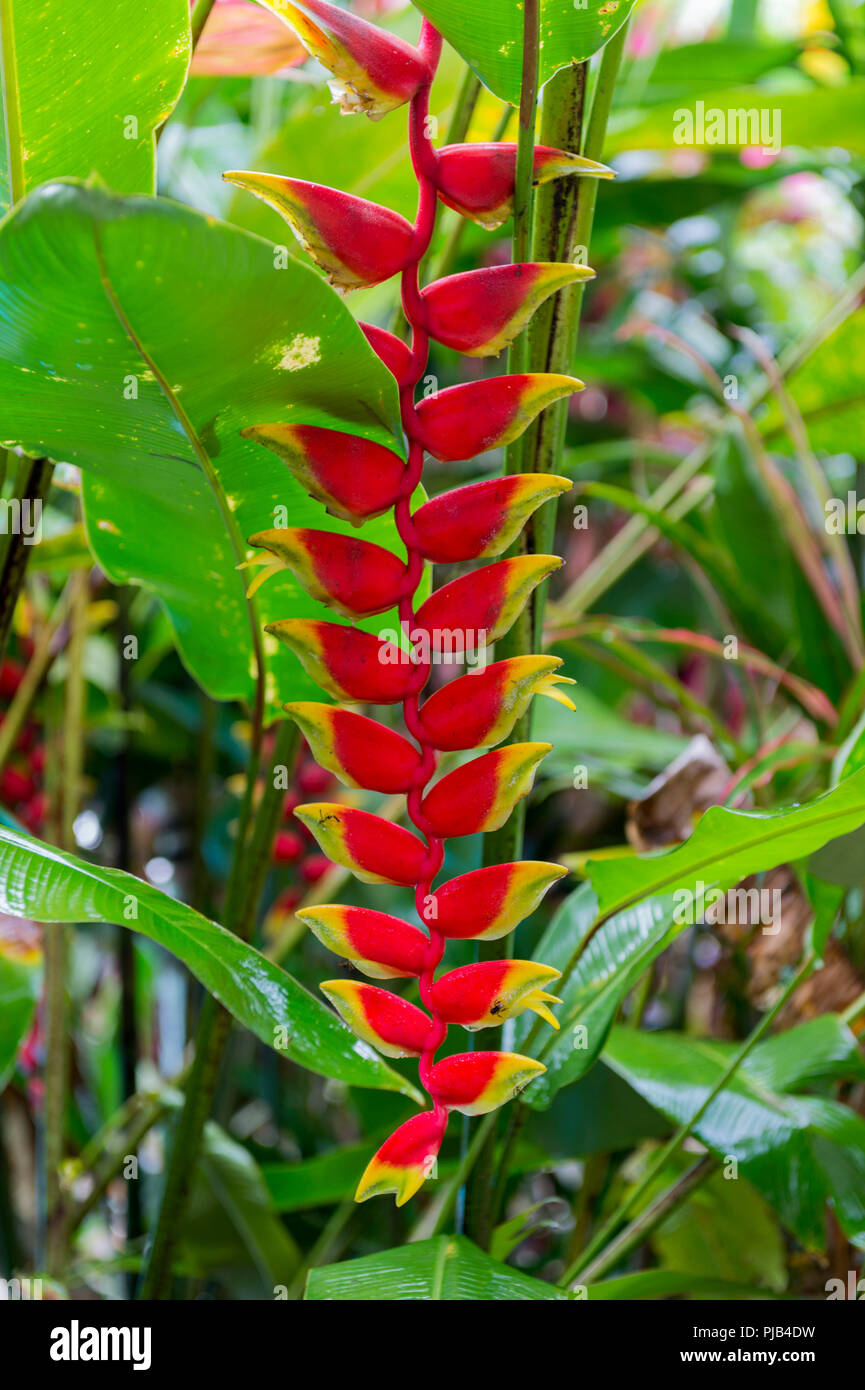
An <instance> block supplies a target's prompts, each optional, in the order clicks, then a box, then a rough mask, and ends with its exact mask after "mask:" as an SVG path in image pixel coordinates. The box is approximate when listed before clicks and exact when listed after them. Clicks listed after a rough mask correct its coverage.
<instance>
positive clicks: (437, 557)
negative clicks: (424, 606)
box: [412, 473, 573, 565]
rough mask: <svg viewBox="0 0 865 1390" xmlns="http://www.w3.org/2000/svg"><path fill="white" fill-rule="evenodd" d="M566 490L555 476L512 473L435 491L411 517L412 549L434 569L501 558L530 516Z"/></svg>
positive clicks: (566, 480) (564, 481)
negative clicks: (415, 549)
mask: <svg viewBox="0 0 865 1390" xmlns="http://www.w3.org/2000/svg"><path fill="white" fill-rule="evenodd" d="M572 487H573V483H572V482H571V480H570V478H560V477H559V476H558V475H557V474H555V473H512V474H510V475H509V476H506V477H503V478H487V479H485V480H484V481H483V482H480V483H468V484H467V485H466V486H465V487H455V488H453V489H452V490H451V491H450V492H441V493H439V495H438V497H433V498H432V500H431V501H429V502H425V503H424V505H423V506H422V507H420V508H419V509H418V510H417V511H416V512H415V514H414V516H413V517H412V522H413V524H414V531H415V536H416V538H417V545H418V549H419V550H420V551H421V553H422V555H423V557H424V559H425V560H431V561H432V562H433V564H436V565H447V564H456V563H457V562H459V561H461V560H480V559H486V558H488V557H490V556H493V555H501V554H502V553H503V552H504V551H505V550H507V548H508V546H509V545H510V544H511V542H512V541H513V540H514V539H515V537H516V536H518V535H519V533H520V531H521V530H522V528H523V526H524V525H525V523H526V521H527V520H528V518H529V517H530V516H531V514H532V512H534V511H536V510H537V508H538V507H540V506H542V505H543V503H544V502H548V501H549V500H550V499H551V498H553V497H558V496H560V495H561V493H563V492H568V491H569V489H570V488H572Z"/></svg>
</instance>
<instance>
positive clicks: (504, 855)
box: [466, 0, 540, 1250]
mask: <svg viewBox="0 0 865 1390" xmlns="http://www.w3.org/2000/svg"><path fill="white" fill-rule="evenodd" d="M539 38H540V0H524V5H523V70H522V82H521V86H520V113H519V135H518V140H517V163H516V174H515V182H514V229H513V239H512V246H511V260H512V262H513V264H514V265H519V264H520V263H521V262H523V261H527V260H529V258H530V254H531V245H532V215H533V212H534V197H533V191H532V185H533V174H534V159H535V124H536V119H537V105H538V62H539ZM528 360H529V340H528V334H527V332H526V331H525V330H523V332H522V333H520V334H519V336H518V337H517V338H516V339H515V340H514V342H513V343H512V344H511V346H510V347H509V349H508V366H507V369H508V373H509V374H510V373H514V372H524V371H525V370H526V367H527V364H528ZM522 461H523V442H522V440H521V439H518V440H515V441H514V443H513V444H511V445H509V446H508V450H507V456H506V461H505V473H506V474H514V473H520V472H522ZM522 544H523V542H522V541H520V542H517V543H516V545H515V547H513V548H512V550H516V551H518V550H519V549H520V547H521V545H522ZM531 637H532V619H531V613H530V611H529V610H528V609H526V610H524V611H523V613H521V615H520V616H519V618H517V621H516V622H515V623H514V625H513V627H512V628H511V630H510V632H509V633H507V635H506V636H505V638H504V639H503V640H502V641H501V642H500V643H499V644H498V646H499V649H500V650H498V651H497V652H496V657H497V659H498V658H506V657H510V656H517V655H522V654H524V653H527V652H530V651H532V641H531ZM517 737H518V735H517V733H516V731H515V732H514V734H513V735H512V740H514V741H515V740H516V738H517ZM525 818H526V810H525V802H524V801H520V802H519V803H518V805H517V807H516V808H515V809H514V811H513V812H512V813H511V816H510V818H509V820H508V821H507V823H506V824H505V825H504V826H503V827H502V828H501V830H498V831H495V832H493V833H491V834H489V835H486V836H485V837H484V848H483V862H484V864H498V863H501V862H502V861H503V860H508V859H519V857H520V851H521V848H522V843H523V832H524V830H525ZM475 954H476V958H477V959H487V958H489V957H490V948H489V947H488V948H487V950H486V951H484V949H483V947H481V948H479V949H478V950H476V952H475ZM493 954H495V955H499V956H500V955H501V950H500V949H499V943H498V942H496V949H495V951H494V952H493ZM495 1149H496V1126H495V1123H493V1124H492V1125H491V1126H490V1129H489V1133H488V1135H487V1138H486V1141H485V1143H484V1145H483V1148H482V1150H481V1153H480V1157H479V1160H478V1163H477V1167H476V1169H475V1171H474V1173H473V1175H472V1180H471V1184H470V1185H469V1187H468V1188H467V1191H466V1229H467V1231H468V1234H469V1235H470V1236H471V1237H472V1239H473V1240H474V1241H475V1242H476V1243H477V1244H478V1245H479V1246H480V1247H481V1249H482V1250H486V1249H488V1247H489V1241H490V1237H491V1235H492V1221H491V1212H492V1200H493V1167H494V1164H495Z"/></svg>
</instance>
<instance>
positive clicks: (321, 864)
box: [300, 854, 330, 884]
mask: <svg viewBox="0 0 865 1390" xmlns="http://www.w3.org/2000/svg"><path fill="white" fill-rule="evenodd" d="M329 868H330V860H329V859H328V858H327V856H326V855H324V854H310V855H309V857H308V858H307V859H304V861H303V863H302V864H301V866H300V876H301V878H302V879H303V881H304V883H310V884H312V883H320V882H321V880H322V879H323V878H324V876H325V874H326V873H327V871H328V869H329Z"/></svg>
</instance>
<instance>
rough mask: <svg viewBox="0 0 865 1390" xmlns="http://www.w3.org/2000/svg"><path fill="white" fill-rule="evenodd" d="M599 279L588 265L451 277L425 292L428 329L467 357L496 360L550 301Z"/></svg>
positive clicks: (546, 264)
mask: <svg viewBox="0 0 865 1390" xmlns="http://www.w3.org/2000/svg"><path fill="white" fill-rule="evenodd" d="M594 273H595V272H594V271H593V270H591V269H590V268H589V266H585V265H567V264H565V263H564V262H561V261H529V262H524V263H523V264H521V265H495V266H489V267H485V268H484V269H483V270H467V271H465V272H464V274H462V275H448V276H447V278H446V279H444V280H435V281H433V283H432V284H431V285H427V287H426V289H425V290H423V291H422V294H421V298H422V299H423V301H424V304H425V305H426V327H427V330H428V331H429V333H430V334H431V336H432V337H433V338H436V339H437V340H438V342H440V343H444V344H445V345H446V346H447V347H450V348H454V349H455V350H456V351H457V352H461V353H464V354H465V356H466V357H492V356H494V355H495V354H496V353H498V352H501V350H502V348H505V347H507V346H508V344H509V343H512V342H513V340H514V338H516V337H517V335H518V334H519V333H521V332H522V330H523V329H524V328H525V326H526V324H527V323H528V321H529V319H530V318H531V316H532V314H533V313H534V312H535V310H536V309H537V307H538V305H539V304H542V303H543V301H544V300H545V299H546V298H547V296H548V295H551V294H554V293H555V292H556V290H560V289H563V288H564V287H565V285H572V284H574V283H575V282H576V281H578V280H591V279H592V278H593V276H594Z"/></svg>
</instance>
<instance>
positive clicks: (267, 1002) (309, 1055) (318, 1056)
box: [0, 828, 417, 1096]
mask: <svg viewBox="0 0 865 1390" xmlns="http://www.w3.org/2000/svg"><path fill="white" fill-rule="evenodd" d="M0 910H2V911H3V912H8V913H10V914H11V915H12V916H16V917H30V918H32V919H33V921H36V922H114V923H115V924H116V925H117V926H120V927H129V928H130V929H131V930H132V931H137V932H140V933H141V935H142V936H146V937H149V939H150V940H151V941H155V942H157V944H158V945H160V946H164V947H165V949H166V950H167V951H170V952H171V954H172V955H173V956H176V957H177V959H178V960H180V961H182V962H183V964H184V965H185V966H187V968H188V969H189V970H191V971H192V974H193V975H195V977H196V979H198V980H200V981H201V983H202V984H203V985H204V987H205V989H207V990H209V991H210V993H211V994H212V995H213V997H214V998H215V999H218V1000H219V1002H220V1003H221V1004H223V1005H224V1006H225V1008H226V1009H228V1010H229V1012H230V1013H232V1014H233V1015H234V1017H235V1018H236V1019H237V1020H238V1022H239V1023H242V1024H243V1025H244V1027H245V1028H249V1030H250V1031H251V1032H252V1033H254V1034H255V1035H256V1037H258V1038H260V1039H261V1041H262V1042H264V1043H266V1044H267V1045H268V1046H269V1047H273V1048H276V1049H277V1051H279V1052H280V1053H281V1054H282V1055H284V1056H286V1057H289V1058H290V1059H291V1060H292V1061H293V1062H297V1063H298V1065H299V1066H302V1067H307V1068H308V1069H309V1070H310V1071H314V1072H318V1073H319V1075H321V1076H330V1077H333V1078H334V1079H336V1080H338V1081H344V1082H346V1083H348V1084H350V1085H356V1086H372V1087H374V1088H377V1089H380V1090H385V1091H402V1092H404V1093H405V1094H406V1095H411V1096H415V1095H416V1094H417V1093H416V1092H415V1090H414V1088H413V1087H412V1085H411V1084H410V1082H408V1081H405V1080H403V1078H402V1077H401V1076H398V1075H397V1074H396V1072H395V1071H393V1070H392V1069H391V1068H390V1067H388V1066H386V1065H385V1063H384V1062H382V1061H381V1059H380V1058H379V1057H378V1056H377V1055H376V1054H375V1053H374V1052H373V1050H372V1048H370V1047H367V1045H366V1044H365V1043H363V1042H361V1041H360V1040H359V1039H357V1038H355V1036H354V1034H353V1033H351V1032H350V1031H349V1029H348V1028H347V1027H346V1026H345V1024H344V1023H342V1022H341V1020H340V1019H338V1018H337V1017H336V1015H335V1014H333V1013H331V1011H330V1010H329V1009H327V1008H325V1006H324V1004H322V1003H320V1002H319V1001H318V1000H317V999H315V998H314V997H313V996H312V995H311V994H308V993H307V991H306V990H305V989H303V988H302V986H301V985H299V984H298V983H297V981H296V980H295V979H293V978H292V976H291V975H288V974H286V972H285V971H284V970H281V969H280V967H279V966H277V965H274V964H273V963H272V961H269V960H268V959H267V958H266V957H265V956H263V955H262V954H261V953H260V952H259V951H256V950H255V949H254V948H253V947H252V946H248V945H247V944H246V943H245V942H243V941H241V940H240V938H239V937H237V936H234V935H233V934H232V933H231V932H229V931H226V930H225V928H224V927H220V926H218V925H217V923H216V922H211V921H209V920H208V918H206V917H202V915H201V914H200V913H199V912H195V911H194V910H193V909H192V908H191V907H187V906H186V904H185V903H180V902H176V901H175V899H174V898H170V897H168V895H167V894H166V893H162V892H160V890H159V889H158V888H154V887H153V886H152V885H151V884H149V883H144V882H142V880H141V879H138V878H135V877H133V875H132V874H127V873H122V872H121V871H120V870H119V869H103V868H101V867H99V866H98V865H95V864H87V863H85V861H84V860H83V859H78V858H76V856H75V855H74V854H67V853H65V852H64V851H62V850H59V849H55V848H54V847H53V846H52V845H45V844H42V843H41V841H39V840H34V839H32V838H31V837H30V836H29V835H23V834H19V833H18V832H16V831H14V830H7V829H5V828H0Z"/></svg>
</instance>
